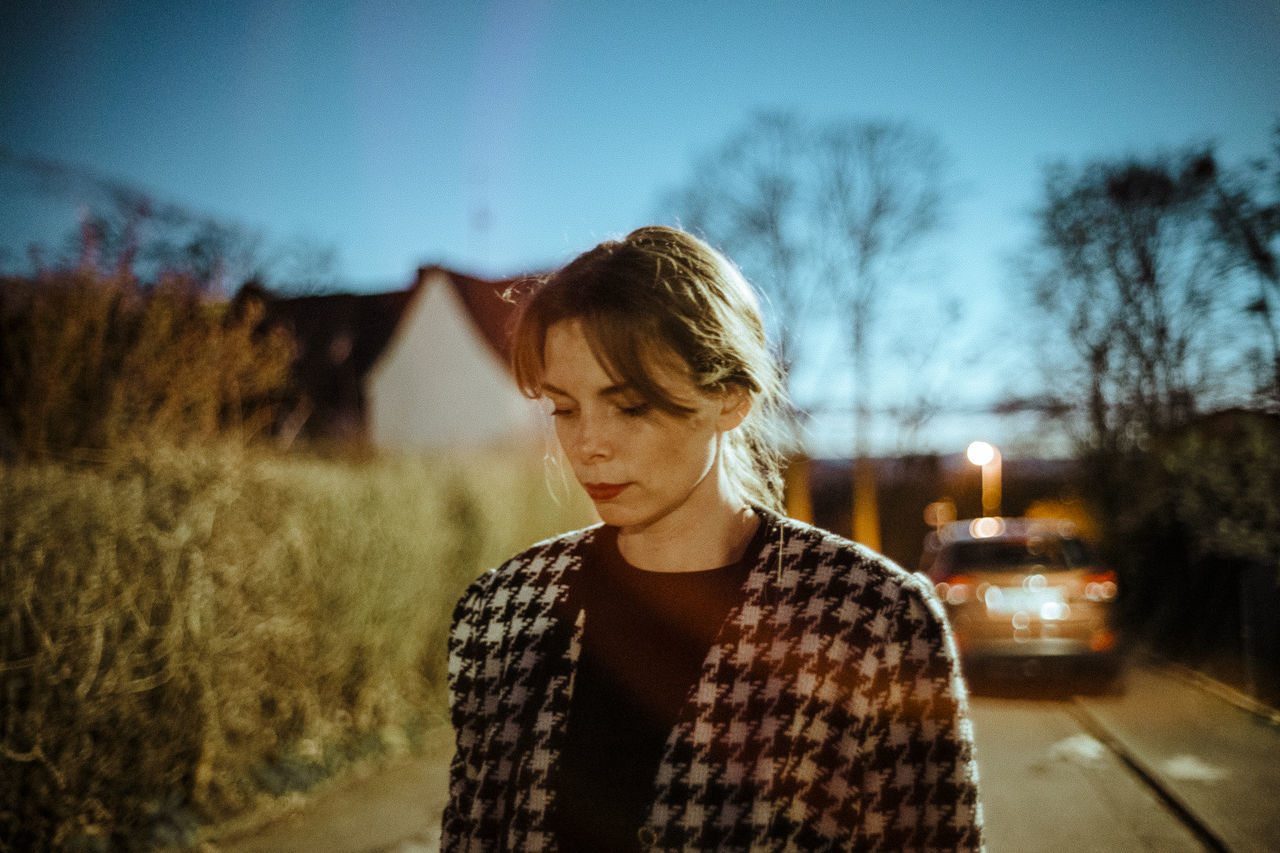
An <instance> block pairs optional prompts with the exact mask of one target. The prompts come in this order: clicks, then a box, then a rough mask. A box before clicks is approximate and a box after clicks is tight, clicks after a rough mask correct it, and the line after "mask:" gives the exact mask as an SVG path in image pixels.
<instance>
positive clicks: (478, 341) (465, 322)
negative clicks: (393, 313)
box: [365, 271, 544, 450]
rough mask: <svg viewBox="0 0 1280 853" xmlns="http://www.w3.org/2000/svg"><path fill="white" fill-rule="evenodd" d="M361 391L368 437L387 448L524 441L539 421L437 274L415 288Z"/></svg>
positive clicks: (533, 406) (447, 283) (535, 431)
mask: <svg viewBox="0 0 1280 853" xmlns="http://www.w3.org/2000/svg"><path fill="white" fill-rule="evenodd" d="M365 392H366V401H367V405H368V415H369V432H370V438H371V439H372V440H373V443H374V444H375V445H376V446H378V447H384V448H389V449H400V450H413V449H428V448H441V447H460V446H475V445H484V444H496V443H509V442H512V441H522V440H527V439H530V438H533V437H536V436H538V435H539V434H540V432H539V430H540V424H541V420H542V418H543V417H544V416H543V415H541V414H540V413H539V411H538V404H537V403H535V402H533V401H531V400H528V399H527V398H525V396H524V395H523V394H521V393H520V392H519V391H518V390H517V389H516V386H515V382H514V380H513V379H512V378H511V375H510V373H509V372H508V371H507V369H506V368H505V366H504V365H503V364H502V363H501V362H500V360H499V358H498V356H497V355H496V354H495V353H494V352H493V350H492V348H490V347H489V345H488V343H487V342H485V340H484V339H483V338H482V337H481V334H480V331H479V330H478V329H477V328H476V327H475V325H474V324H473V323H472V321H471V319H470V317H469V316H468V314H467V311H466V308H465V306H463V304H462V301H461V299H459V297H458V295H457V293H456V292H455V291H454V289H453V285H452V283H451V282H450V281H449V280H448V278H447V276H446V274H445V273H443V272H438V271H433V272H431V273H429V277H428V278H427V279H426V280H425V281H423V282H422V283H421V286H420V287H419V289H418V294H417V298H416V299H415V300H414V301H413V303H412V304H411V305H409V307H408V310H407V312H406V316H405V317H404V318H403V319H402V320H401V323H400V327H399V329H397V331H396V335H395V337H394V338H392V340H391V343H390V344H389V345H388V346H387V349H386V351H385V352H384V353H383V355H382V358H381V359H380V360H379V361H378V363H377V364H376V365H375V366H374V368H373V370H371V371H370V373H369V378H368V380H367V385H366V388H365Z"/></svg>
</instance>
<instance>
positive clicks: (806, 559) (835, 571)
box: [758, 516, 942, 618]
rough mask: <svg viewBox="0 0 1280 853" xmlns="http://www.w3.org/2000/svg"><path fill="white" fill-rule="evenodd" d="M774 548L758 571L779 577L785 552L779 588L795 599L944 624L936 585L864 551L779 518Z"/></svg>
mask: <svg viewBox="0 0 1280 853" xmlns="http://www.w3.org/2000/svg"><path fill="white" fill-rule="evenodd" d="M770 522H771V523H772V524H773V525H774V530H772V531H770V532H771V533H772V538H773V539H774V541H773V543H772V545H773V547H772V548H770V547H768V546H766V548H765V553H763V554H762V555H761V560H760V562H761V565H760V566H758V570H761V571H765V572H768V571H771V570H773V571H776V570H777V566H776V565H772V566H771V565H770V563H772V562H774V561H778V559H779V558H778V550H777V549H778V548H781V561H780V563H781V570H782V571H781V582H782V584H783V585H784V587H785V586H793V587H794V589H795V592H796V593H797V594H798V595H797V597H800V598H805V597H808V598H810V599H811V600H812V599H819V600H824V601H828V602H832V603H833V604H836V603H838V604H839V605H841V606H845V605H849V606H860V607H862V608H867V607H869V608H871V609H874V610H883V609H894V610H906V611H909V612H911V614H912V615H914V616H916V617H918V618H929V617H930V616H932V617H935V618H942V608H941V605H940V604H939V603H938V601H937V598H936V596H935V595H934V592H933V585H932V584H931V583H929V581H928V580H927V579H926V578H924V577H923V576H922V575H920V574H916V573H913V572H909V571H907V570H906V569H904V568H902V567H901V566H899V565H898V564H897V563H895V562H894V561H893V560H890V559H889V558H888V557H886V556H884V555H883V554H880V553H877V552H876V551H873V550H872V549H870V548H868V547H867V546H865V545H861V544H859V543H857V542H853V541H851V540H849V539H846V538H844V537H843V536H839V535H837V534H835V533H832V532H830V531H828V530H823V529H822V528H819V527H814V526H813V525H810V524H805V523H804V522H800V521H796V520H795V519H791V518H783V517H778V516H775V517H773V518H772V519H770Z"/></svg>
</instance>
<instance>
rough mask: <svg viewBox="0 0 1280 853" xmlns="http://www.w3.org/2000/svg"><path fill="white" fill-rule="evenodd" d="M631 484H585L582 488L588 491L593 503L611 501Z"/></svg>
mask: <svg viewBox="0 0 1280 853" xmlns="http://www.w3.org/2000/svg"><path fill="white" fill-rule="evenodd" d="M629 485H631V484H630V483H583V484H582V488H584V489H586V490H587V496H588V497H590V498H591V500H593V501H597V502H599V501H611V500H613V499H614V498H616V497H617V496H618V495H620V494H622V492H623V490H624V489H626V487H627V486H629Z"/></svg>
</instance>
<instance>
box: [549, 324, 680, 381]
mask: <svg viewBox="0 0 1280 853" xmlns="http://www.w3.org/2000/svg"><path fill="white" fill-rule="evenodd" d="M664 355H665V356H666V357H663V356H664ZM611 367H613V368H614V369H611ZM683 368H684V365H683V362H682V361H680V359H679V357H678V356H676V355H675V354H674V353H665V354H664V353H655V354H654V355H651V356H649V357H648V358H645V359H643V363H641V364H633V365H625V364H623V365H612V366H611V365H609V364H608V363H607V356H606V357H602V356H601V355H599V354H598V353H597V351H596V349H595V348H593V347H592V341H591V339H590V338H589V337H588V336H587V334H586V332H585V330H584V329H583V326H582V323H581V321H579V320H576V319H573V320H562V321H560V322H558V323H555V324H554V325H552V326H551V327H550V328H549V329H548V330H547V334H546V341H545V344H544V346H543V377H542V384H543V386H544V391H549V392H554V391H557V390H559V391H565V392H569V393H574V394H581V393H615V392H618V391H622V390H640V389H641V388H643V386H645V385H646V384H648V385H657V386H660V388H661V389H662V391H664V392H666V393H667V394H670V395H671V396H673V397H688V396H689V395H692V394H694V393H695V392H696V388H695V386H694V383H693V381H692V379H691V378H690V377H689V373H688V370H687V369H683Z"/></svg>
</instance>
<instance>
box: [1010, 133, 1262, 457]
mask: <svg viewBox="0 0 1280 853" xmlns="http://www.w3.org/2000/svg"><path fill="white" fill-rule="evenodd" d="M1213 162H1214V161H1213V155H1212V152H1210V151H1206V150H1203V149H1187V150H1184V151H1181V152H1178V153H1176V154H1162V155H1156V156H1153V157H1149V158H1145V159H1140V160H1139V159H1126V160H1119V161H1101V162H1094V163H1090V164H1087V165H1085V166H1084V167H1082V168H1079V169H1072V168H1070V167H1068V166H1066V165H1057V166H1054V167H1051V168H1050V169H1049V170H1048V171H1047V173H1046V180H1045V202H1044V204H1043V206H1042V207H1041V208H1040V209H1039V211H1038V214H1037V219H1038V222H1039V230H1040V233H1039V250H1040V252H1041V263H1040V265H1039V267H1038V269H1037V270H1036V271H1035V273H1034V275H1035V280H1034V288H1033V290H1034V297H1035V301H1036V304H1037V305H1038V306H1039V308H1040V309H1041V310H1042V311H1043V312H1044V314H1045V315H1046V317H1047V318H1048V319H1049V321H1050V322H1051V323H1052V324H1053V325H1054V326H1055V327H1056V329H1057V331H1058V333H1059V336H1060V337H1065V338H1066V342H1067V351H1069V352H1070V353H1071V354H1072V356H1071V357H1070V358H1068V359H1063V357H1062V352H1063V349H1060V348H1058V347H1057V346H1056V345H1053V346H1049V347H1048V348H1047V349H1045V350H1044V352H1045V353H1046V355H1047V357H1048V358H1049V359H1051V360H1053V362H1054V364H1055V367H1056V369H1055V371H1054V375H1053V377H1052V381H1053V382H1054V384H1055V386H1056V387H1057V388H1059V389H1060V390H1061V391H1063V392H1064V393H1065V394H1066V395H1067V396H1068V397H1074V398H1075V399H1076V400H1077V401H1078V406H1079V408H1080V409H1082V410H1083V411H1084V412H1085V413H1086V415H1087V427H1086V433H1085V436H1084V440H1085V442H1086V444H1087V446H1088V447H1089V448H1090V449H1092V450H1097V451H1103V452H1115V451H1119V452H1123V451H1125V450H1126V449H1129V448H1132V447H1135V446H1140V445H1141V444H1142V443H1143V442H1144V441H1145V440H1146V439H1147V438H1148V437H1149V436H1151V435H1153V434H1158V433H1160V432H1162V431H1164V430H1166V429H1168V428H1169V427H1171V426H1174V425H1177V424H1180V423H1184V422H1186V421H1187V419H1188V418H1190V417H1191V416H1192V415H1193V414H1195V413H1196V412H1197V411H1198V410H1200V409H1201V408H1203V407H1204V406H1205V405H1207V404H1217V403H1218V402H1220V401H1221V400H1224V399H1228V398H1230V396H1231V395H1232V394H1237V393H1239V391H1240V389H1238V388H1235V387H1233V384H1232V375H1233V372H1236V371H1235V369H1236V368H1237V367H1238V360H1237V359H1236V356H1237V355H1238V353H1239V347H1236V346H1233V342H1234V341H1236V340H1238V338H1239V336H1238V334H1233V331H1232V329H1231V325H1230V324H1231V322H1232V321H1233V320H1234V319H1235V318H1236V317H1238V316H1239V314H1238V310H1232V309H1233V300H1235V298H1236V296H1237V294H1238V278H1239V277H1238V276H1236V277H1233V276H1232V275H1231V274H1230V264H1229V263H1228V262H1227V259H1226V255H1225V246H1224V243H1223V242H1222V241H1221V240H1219V239H1217V232H1216V230H1215V224H1214V219H1213V216H1212V211H1213V207H1214V204H1215V203H1216V201H1217V197H1216V194H1215V191H1214V190H1215V181H1214V174H1215V169H1214V168H1213Z"/></svg>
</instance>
